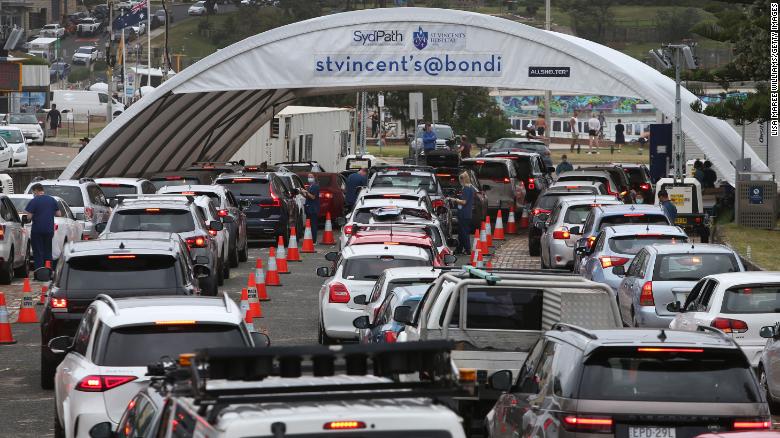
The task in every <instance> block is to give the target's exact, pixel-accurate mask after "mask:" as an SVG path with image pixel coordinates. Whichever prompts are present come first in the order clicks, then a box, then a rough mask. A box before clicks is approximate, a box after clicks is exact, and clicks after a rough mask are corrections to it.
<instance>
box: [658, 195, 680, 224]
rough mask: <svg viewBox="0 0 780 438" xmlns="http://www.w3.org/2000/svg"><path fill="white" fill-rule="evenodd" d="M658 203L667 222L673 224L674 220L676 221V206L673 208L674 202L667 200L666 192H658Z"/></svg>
mask: <svg viewBox="0 0 780 438" xmlns="http://www.w3.org/2000/svg"><path fill="white" fill-rule="evenodd" d="M658 202H659V203H660V204H661V207H662V208H663V209H664V214H666V217H667V218H669V222H671V223H674V220H675V219H677V206H675V205H674V202H672V201H671V200H670V199H669V192H667V191H666V190H661V191H659V192H658Z"/></svg>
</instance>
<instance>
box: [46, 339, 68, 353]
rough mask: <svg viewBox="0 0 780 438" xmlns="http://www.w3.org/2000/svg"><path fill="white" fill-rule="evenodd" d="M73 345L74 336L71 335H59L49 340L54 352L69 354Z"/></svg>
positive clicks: (50, 348) (50, 347)
mask: <svg viewBox="0 0 780 438" xmlns="http://www.w3.org/2000/svg"><path fill="white" fill-rule="evenodd" d="M72 345H73V338H72V337H70V336H57V337H56V338H52V339H51V340H50V341H49V344H48V346H49V350H51V352H52V353H54V354H67V353H68V352H69V351H70V350H71V346H72Z"/></svg>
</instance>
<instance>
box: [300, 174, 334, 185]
mask: <svg viewBox="0 0 780 438" xmlns="http://www.w3.org/2000/svg"><path fill="white" fill-rule="evenodd" d="M301 178H304V179H306V178H308V175H303V176H301ZM315 178H317V184H318V185H319V186H320V187H330V186H336V185H338V184H336V182H335V181H334V179H335V178H336V177H335V176H334V175H316V176H315Z"/></svg>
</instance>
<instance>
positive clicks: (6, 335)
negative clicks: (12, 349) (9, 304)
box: [0, 292, 16, 344]
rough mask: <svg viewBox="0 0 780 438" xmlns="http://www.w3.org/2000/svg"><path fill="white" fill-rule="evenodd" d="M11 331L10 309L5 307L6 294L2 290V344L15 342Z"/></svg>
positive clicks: (0, 319)
mask: <svg viewBox="0 0 780 438" xmlns="http://www.w3.org/2000/svg"><path fill="white" fill-rule="evenodd" d="M15 343H16V340H15V339H14V335H13V334H12V333H11V323H10V322H8V309H7V308H6V307H5V294H4V293H2V292H0V344H15Z"/></svg>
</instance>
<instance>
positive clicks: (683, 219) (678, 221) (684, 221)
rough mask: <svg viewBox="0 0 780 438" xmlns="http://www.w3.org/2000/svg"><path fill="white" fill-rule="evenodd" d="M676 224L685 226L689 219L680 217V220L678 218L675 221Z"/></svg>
mask: <svg viewBox="0 0 780 438" xmlns="http://www.w3.org/2000/svg"><path fill="white" fill-rule="evenodd" d="M674 223H676V224H683V225H685V224H687V223H688V219H686V218H684V217H678V218H676V219H675V220H674Z"/></svg>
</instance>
